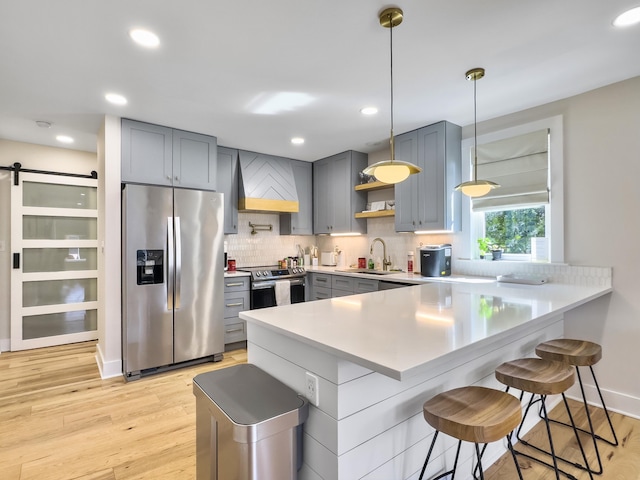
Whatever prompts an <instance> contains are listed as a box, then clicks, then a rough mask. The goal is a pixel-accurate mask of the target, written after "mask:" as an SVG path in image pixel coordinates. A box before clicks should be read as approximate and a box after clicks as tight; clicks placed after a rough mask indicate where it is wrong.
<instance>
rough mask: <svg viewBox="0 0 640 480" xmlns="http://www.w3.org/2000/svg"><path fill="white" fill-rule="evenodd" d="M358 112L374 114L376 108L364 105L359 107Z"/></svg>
mask: <svg viewBox="0 0 640 480" xmlns="http://www.w3.org/2000/svg"><path fill="white" fill-rule="evenodd" d="M360 113H361V114H363V115H375V114H376V113H378V109H377V108H376V107H364V108H361V109H360Z"/></svg>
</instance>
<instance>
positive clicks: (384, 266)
mask: <svg viewBox="0 0 640 480" xmlns="http://www.w3.org/2000/svg"><path fill="white" fill-rule="evenodd" d="M376 242H380V243H381V244H382V270H384V271H386V270H387V267H388V266H389V265H391V257H389V258H387V244H386V243H384V240H382V239H381V238H380V237H376V238H374V239H373V241H372V242H371V249H370V250H369V253H370V254H371V255H373V244H374V243H376Z"/></svg>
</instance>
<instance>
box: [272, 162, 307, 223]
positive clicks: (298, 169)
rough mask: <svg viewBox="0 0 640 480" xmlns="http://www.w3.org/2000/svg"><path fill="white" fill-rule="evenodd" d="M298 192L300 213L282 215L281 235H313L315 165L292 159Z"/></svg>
mask: <svg viewBox="0 0 640 480" xmlns="http://www.w3.org/2000/svg"><path fill="white" fill-rule="evenodd" d="M291 168H292V169H293V179H294V180H295V182H296V191H297V192H298V213H283V214H281V215H280V234H281V235H313V165H312V164H311V163H309V162H301V161H300V160H291Z"/></svg>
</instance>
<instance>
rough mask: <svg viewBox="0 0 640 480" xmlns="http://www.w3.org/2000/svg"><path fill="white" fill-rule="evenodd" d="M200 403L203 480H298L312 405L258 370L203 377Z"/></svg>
mask: <svg viewBox="0 0 640 480" xmlns="http://www.w3.org/2000/svg"><path fill="white" fill-rule="evenodd" d="M193 394H194V395H195V397H196V473H197V475H196V478H197V480H289V479H291V480H295V479H297V477H298V470H299V469H300V467H301V465H302V424H303V423H304V421H305V420H306V419H307V416H308V415H309V404H308V403H307V401H306V400H305V399H304V398H303V397H302V396H300V395H298V394H297V393H296V392H295V391H294V390H292V389H291V388H289V387H287V386H286V385H284V384H283V383H282V382H280V381H278V380H276V379H275V378H273V377H272V376H271V375H269V374H267V373H265V372H264V371H263V370H261V369H259V368H258V367H256V366H255V365H252V364H242V365H236V366H233V367H229V368H223V369H220V370H216V371H213V372H207V373H202V374H200V375H197V376H196V377H194V379H193Z"/></svg>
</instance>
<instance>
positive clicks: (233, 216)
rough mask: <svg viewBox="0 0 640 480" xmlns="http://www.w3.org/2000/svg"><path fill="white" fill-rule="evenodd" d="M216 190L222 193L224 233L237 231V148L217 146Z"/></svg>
mask: <svg viewBox="0 0 640 480" xmlns="http://www.w3.org/2000/svg"><path fill="white" fill-rule="evenodd" d="M217 163H218V165H217V166H218V190H217V191H218V192H221V193H223V194H224V233H225V235H229V234H235V233H238V181H239V178H238V150H235V149H233V148H227V147H218V162H217Z"/></svg>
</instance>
